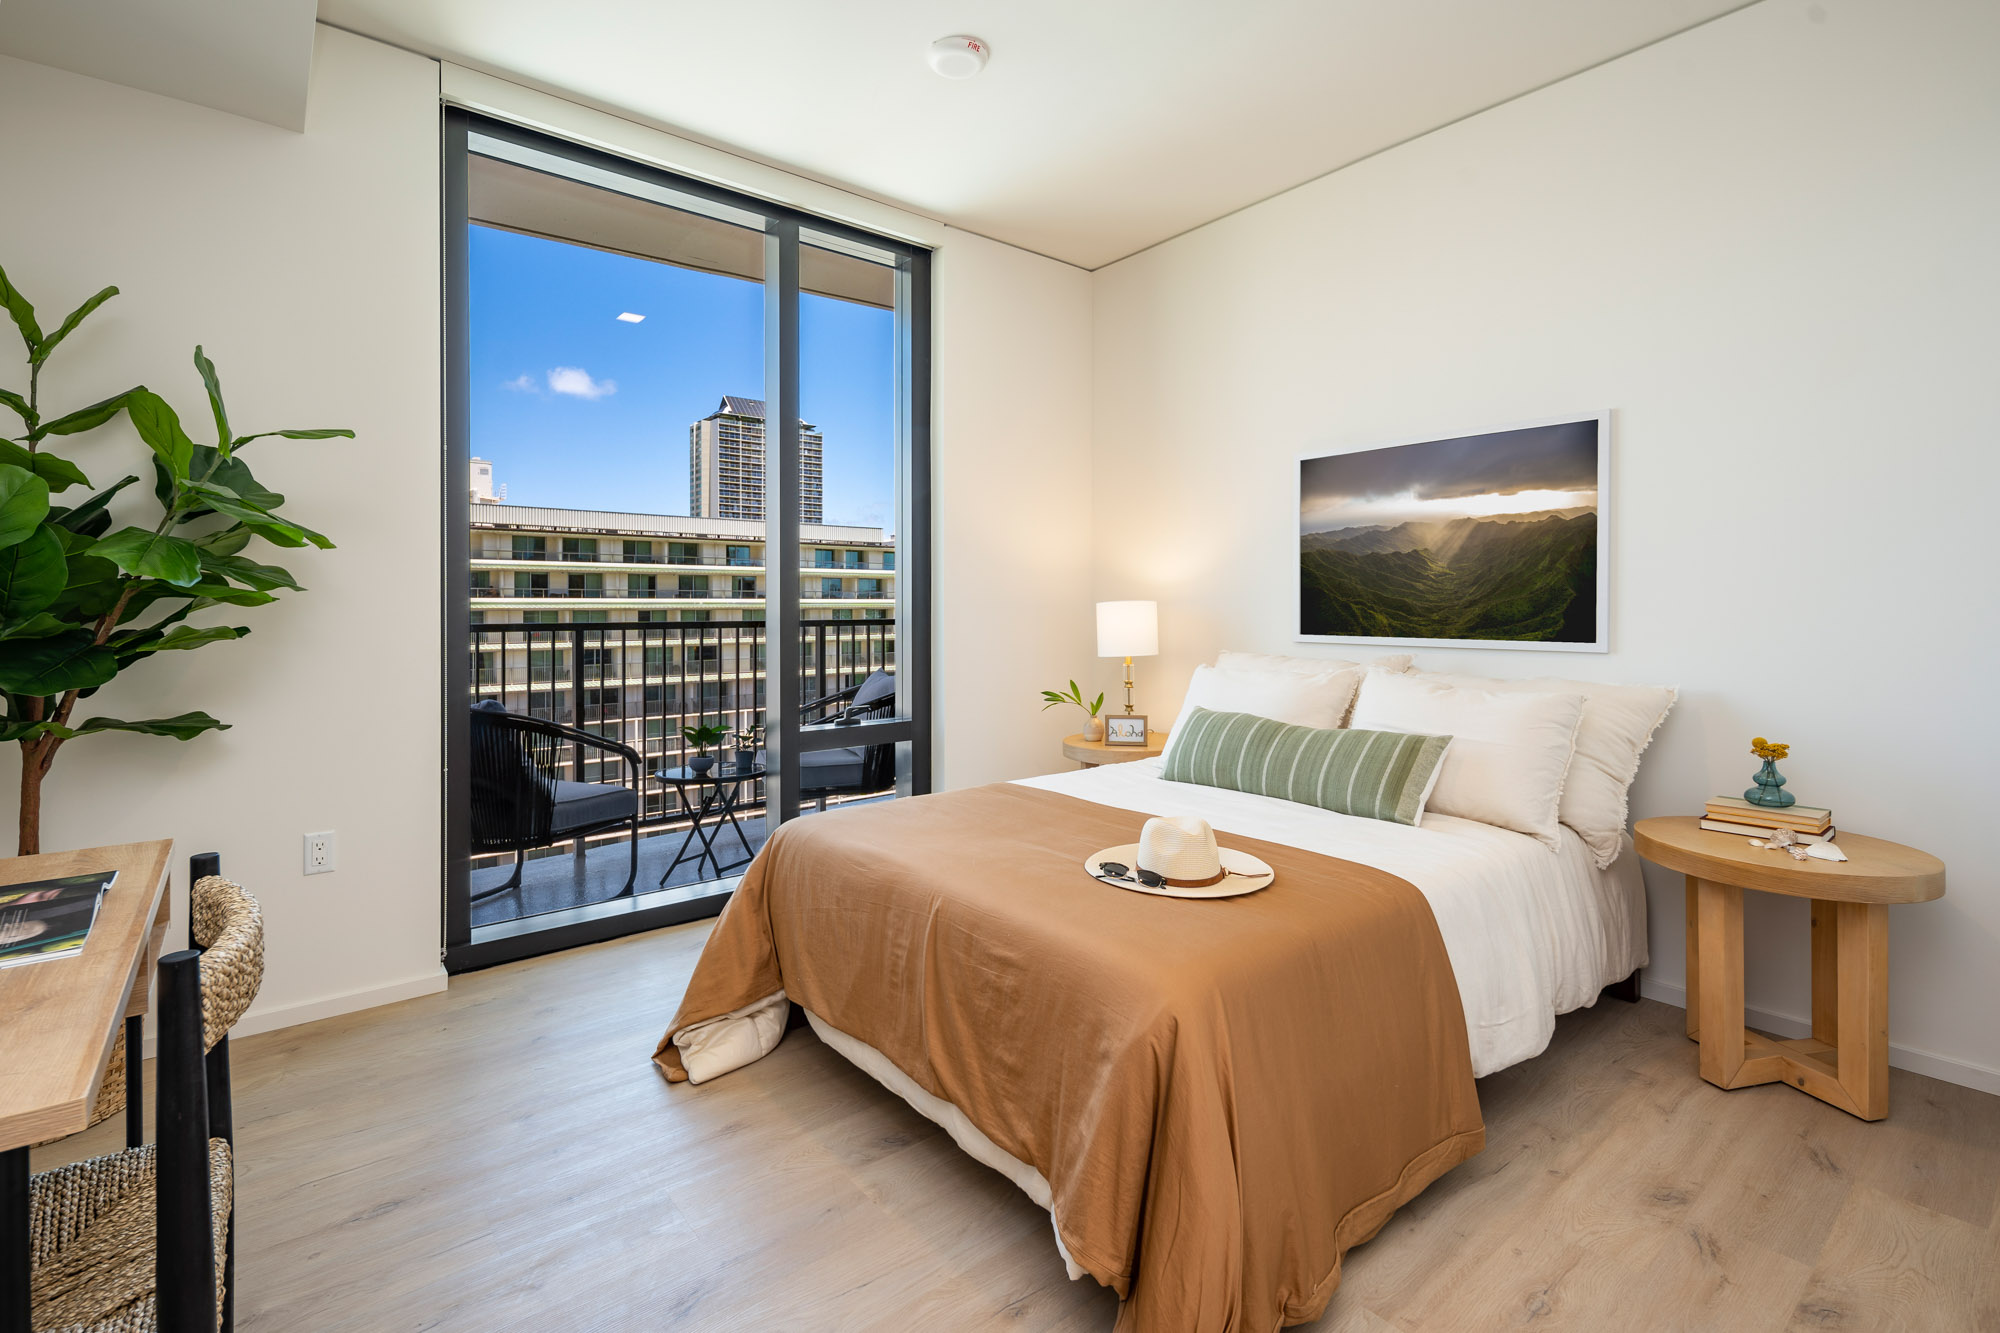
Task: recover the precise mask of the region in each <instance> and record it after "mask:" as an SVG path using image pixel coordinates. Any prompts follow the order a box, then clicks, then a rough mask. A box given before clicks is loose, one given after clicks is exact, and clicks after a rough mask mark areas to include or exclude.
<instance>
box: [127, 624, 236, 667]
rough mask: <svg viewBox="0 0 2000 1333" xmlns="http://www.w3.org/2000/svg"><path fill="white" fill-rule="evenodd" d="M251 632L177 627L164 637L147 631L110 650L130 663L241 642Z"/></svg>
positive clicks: (233, 628)
mask: <svg viewBox="0 0 2000 1333" xmlns="http://www.w3.org/2000/svg"><path fill="white" fill-rule="evenodd" d="M249 632H250V630H249V627H248V626H244V625H204V626H202V627H201V628H199V629H197V628H196V627H195V626H193V625H176V626H175V627H174V628H172V629H170V630H168V631H167V632H166V633H164V634H155V633H154V632H153V631H152V630H147V631H145V632H144V633H143V634H140V635H136V636H134V637H133V638H132V639H131V640H129V641H127V642H124V643H113V644H111V645H110V647H111V649H112V651H113V652H115V653H117V654H118V656H119V658H120V659H122V660H127V661H129V660H130V659H132V658H135V657H139V656H141V655H143V654H146V653H171V652H180V651H186V650H188V649H191V648H200V647H202V646H203V645H204V644H210V643H221V642H223V641H224V640H227V639H240V638H242V637H243V636H244V635H246V634H248V633H249Z"/></svg>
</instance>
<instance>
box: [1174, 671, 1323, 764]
mask: <svg viewBox="0 0 2000 1333" xmlns="http://www.w3.org/2000/svg"><path fill="white" fill-rule="evenodd" d="M1360 685H1361V668H1359V667H1343V668H1339V669H1336V670H1332V671H1321V672H1319V673H1317V674H1315V675H1300V674H1295V673H1293V672H1289V671H1225V670H1223V669H1222V668H1220V667H1212V666H1198V667H1196V668H1195V669H1194V675H1193V677H1191V678H1190V679H1189V681H1188V688H1187V698H1186V700H1184V701H1183V702H1182V704H1181V711H1180V716H1178V717H1176V718H1175V719H1174V727H1173V731H1172V733H1171V734H1170V735H1169V736H1168V737H1167V744H1168V745H1169V746H1171V745H1173V743H1174V737H1175V736H1178V735H1180V734H1181V724H1182V723H1183V722H1185V721H1187V719H1188V716H1189V715H1190V714H1191V713H1193V712H1194V710H1195V709H1197V708H1206V709H1208V710H1209V711H1210V712H1215V713H1249V714H1251V715H1253V716H1255V717H1268V718H1270V719H1271V720H1272V721H1274V722H1289V723H1290V724H1292V725H1293V726H1295V727H1318V728H1319V729H1321V730H1322V731H1325V730H1330V729H1332V728H1334V727H1338V726H1339V725H1340V719H1341V718H1343V717H1345V716H1346V715H1347V707H1348V705H1349V704H1351V703H1353V702H1354V691H1355V690H1356V689H1357V688H1359V687H1360Z"/></svg>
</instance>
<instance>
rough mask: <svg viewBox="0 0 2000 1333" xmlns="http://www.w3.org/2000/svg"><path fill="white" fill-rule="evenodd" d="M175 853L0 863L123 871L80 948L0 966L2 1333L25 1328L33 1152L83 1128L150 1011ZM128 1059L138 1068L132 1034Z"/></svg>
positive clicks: (8, 873) (46, 870)
mask: <svg viewBox="0 0 2000 1333" xmlns="http://www.w3.org/2000/svg"><path fill="white" fill-rule="evenodd" d="M173 851H174V845H173V843H171V842H165V841H162V842H134V843H127V844H125V845H124V846H122V847H92V848H89V849H88V850H85V851H80V852H55V853H51V854H49V855H45V856H17V857H14V858H12V859H11V860H0V884H22V883H26V882H27V881H30V880H37V879H54V878H57V877H59V876H63V875H81V874H85V873H87V872H89V871H93V870H116V871H117V872H118V878H117V880H116V881H114V882H113V883H112V885H111V887H110V888H109V889H108V890H106V891H105V894H104V901H103V902H102V903H101V904H99V905H98V909H97V920H96V922H95V923H94V924H93V925H92V926H91V928H90V935H89V937H88V938H86V939H85V941H84V945H83V952H82V953H80V954H78V955H77V956H76V957H74V958H59V959H56V960H54V961H52V962H46V963H30V964H28V965H26V966H22V967H9V968H0V1292H4V1293H5V1296H4V1298H0V1299H4V1302H5V1304H4V1305H0V1330H9V1329H13V1328H16V1327H19V1328H26V1327H28V1323H27V1310H28V1145H29V1144H32V1143H39V1142H41V1141H42V1140H44V1139H53V1138H59V1137H61V1136H63V1135H65V1134H74V1133H76V1132H77V1131H78V1130H80V1129H84V1128H86V1127H87V1126H88V1125H89V1124H90V1111H91V1107H92V1106H94V1105H95V1104H96V1102H97V1089H98V1085H99V1083H100V1082H101V1081H102V1080H103V1078H104V1065H105V1062H106V1061H107V1060H109V1059H110V1058H111V1046H112V1042H113V1040H114V1039H115V1038H116V1037H117V1035H118V1027H119V1024H120V1023H121V1022H122V1021H123V1020H125V1019H126V1018H131V1017H136V1016H138V1015H141V1014H144V1013H145V1012H146V1001H147V995H148V992H149V990H150V987H149V985H148V981H149V980H150V978H151V975H152V967H153V964H154V963H155V962H157V961H158V959H159V956H160V949H161V946H162V944H163V943H164V941H165V938H166V931H167V912H168V896H167V891H166V890H167V883H168V876H167V863H168V861H169V860H170V859H171V858H172V857H173ZM125 1055H126V1060H127V1061H128V1062H129V1064H130V1065H131V1066H132V1067H133V1068H134V1069H136V1068H137V1067H138V1064H139V1059H140V1055H141V1052H140V1050H139V1047H138V1044H137V1043H136V1042H132V1041H130V1040H129V1038H128V1042H127V1050H126V1053H125ZM17 1301H18V1305H17V1304H16V1302H17Z"/></svg>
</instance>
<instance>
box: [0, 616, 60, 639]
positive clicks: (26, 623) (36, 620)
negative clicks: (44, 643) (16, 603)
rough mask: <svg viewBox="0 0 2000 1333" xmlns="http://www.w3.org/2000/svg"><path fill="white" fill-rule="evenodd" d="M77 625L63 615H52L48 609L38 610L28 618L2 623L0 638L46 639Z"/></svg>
mask: <svg viewBox="0 0 2000 1333" xmlns="http://www.w3.org/2000/svg"><path fill="white" fill-rule="evenodd" d="M75 628H76V626H75V625H74V624H73V623H71V622H70V621H67V620H64V619H63V618H62V617H61V616H52V615H50V614H49V613H48V612H46V611H37V612H35V614H33V615H31V616H29V617H28V618H27V619H26V620H10V621H8V622H7V623H6V624H4V625H0V639H46V638H48V637H49V635H51V634H61V633H62V632H63V631H65V630H72V629H75Z"/></svg>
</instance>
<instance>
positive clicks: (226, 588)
mask: <svg viewBox="0 0 2000 1333" xmlns="http://www.w3.org/2000/svg"><path fill="white" fill-rule="evenodd" d="M174 591H175V595H176V596H189V597H194V598H197V599H198V601H197V603H196V604H197V605H203V606H213V605H216V604H218V603H226V604H228V605H230V606H264V605H266V604H268V603H270V602H275V601H277V600H278V599H277V598H275V597H273V596H272V595H271V594H270V593H268V592H259V591H258V590H257V589H255V588H238V587H235V586H233V585H231V584H228V583H214V582H211V581H208V580H203V581H202V582H200V583H197V584H195V585H194V586H193V587H191V588H177V589H175V590H174Z"/></svg>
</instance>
